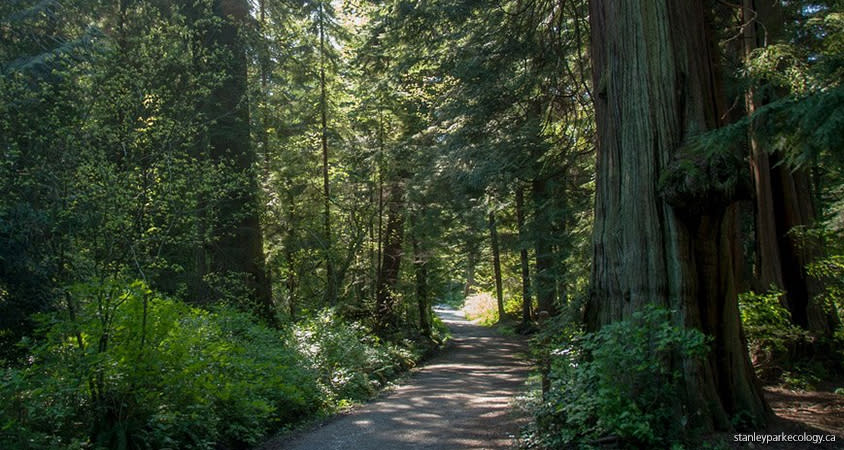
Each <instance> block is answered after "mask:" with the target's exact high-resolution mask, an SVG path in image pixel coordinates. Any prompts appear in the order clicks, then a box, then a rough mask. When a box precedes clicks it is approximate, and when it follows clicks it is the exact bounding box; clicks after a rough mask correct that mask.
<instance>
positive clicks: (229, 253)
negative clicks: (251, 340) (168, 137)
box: [200, 0, 275, 322]
mask: <svg viewBox="0 0 844 450" xmlns="http://www.w3.org/2000/svg"><path fill="white" fill-rule="evenodd" d="M214 14H215V15H217V16H218V17H221V18H222V19H223V21H222V22H221V24H220V25H219V26H218V27H217V28H216V29H215V30H214V31H213V32H212V33H211V36H210V40H209V42H210V43H209V44H208V45H209V46H211V47H212V48H214V49H219V48H224V49H226V50H228V51H229V52H231V59H230V60H229V61H227V62H228V64H226V65H225V67H223V68H221V70H225V73H226V75H227V76H226V78H225V79H224V81H223V82H222V84H221V85H220V86H219V87H218V88H216V89H215V90H214V92H213V93H212V94H211V98H212V100H210V101H208V102H207V104H206V113H207V115H208V117H210V118H213V119H215V121H216V122H215V124H214V125H213V126H212V127H211V128H210V130H209V136H208V138H209V144H210V157H211V159H212V160H214V161H219V162H223V163H224V164H226V165H227V166H228V170H232V171H234V174H233V177H234V178H233V185H234V186H235V187H233V188H228V189H229V190H228V191H227V193H226V195H225V196H224V197H223V199H221V200H219V201H218V203H217V204H216V206H217V209H218V211H219V213H220V214H221V216H222V218H221V219H220V220H219V221H218V223H217V224H216V226H215V228H214V235H215V238H216V241H215V243H214V246H213V248H209V249H207V251H209V252H210V264H209V265H208V266H205V264H201V265H200V267H204V269H205V270H207V271H208V272H211V273H222V274H226V273H229V274H238V275H240V276H242V280H243V282H244V284H245V286H246V287H247V289H249V290H250V291H251V292H252V293H253V295H254V297H255V300H256V303H257V304H256V305H255V306H256V307H255V309H256V310H257V312H258V314H259V315H261V316H262V317H264V318H265V319H266V320H269V321H270V322H274V321H275V319H274V318H275V312H274V309H275V308H274V306H273V304H272V296H271V291H270V280H269V277H268V276H267V274H266V271H265V268H264V248H263V238H262V236H261V229H260V225H259V220H258V184H257V179H256V174H255V168H254V164H255V162H256V155H255V151H254V149H253V148H251V146H250V140H249V108H248V104H247V102H246V101H245V98H246V87H247V81H246V80H247V77H246V68H247V61H246V50H245V44H244V42H243V41H242V39H241V37H240V33H239V30H240V28H241V27H242V26H244V25H245V24H246V22H247V20H248V19H249V5H248V3H247V2H246V1H245V0H216V1H215V2H214Z"/></svg>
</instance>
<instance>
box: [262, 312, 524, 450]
mask: <svg viewBox="0 0 844 450" xmlns="http://www.w3.org/2000/svg"><path fill="white" fill-rule="evenodd" d="M436 313H437V315H439V316H440V318H441V319H442V320H443V321H444V322H445V323H446V324H447V325H448V327H449V328H450V329H451V332H452V335H453V340H452V341H451V342H450V344H449V345H448V347H447V348H446V349H445V350H444V351H443V352H442V353H441V354H440V355H438V356H436V357H435V358H433V359H431V360H430V361H429V362H428V363H427V364H426V365H425V366H424V367H422V368H421V369H419V370H417V371H415V373H414V374H413V375H412V376H411V377H410V378H409V379H408V380H406V382H405V384H404V385H402V386H400V387H398V388H396V389H395V390H394V391H393V392H391V393H390V394H389V395H388V396H386V397H384V398H382V399H379V400H377V401H375V402H372V403H368V404H366V405H363V406H361V407H360V408H357V409H355V410H354V411H352V412H351V413H349V414H346V415H342V416H339V417H338V418H336V419H334V420H331V421H330V422H329V423H327V424H326V425H324V426H322V427H321V428H318V429H316V430H313V431H310V432H306V433H302V434H298V435H295V436H293V437H292V438H291V437H287V438H276V439H274V440H271V441H269V442H267V443H265V444H264V445H263V446H261V447H260V450H339V449H349V450H394V449H395V450H398V449H414V450H415V449H437V450H451V449H490V450H492V449H495V450H498V449H510V448H513V444H514V436H515V435H517V433H518V428H519V425H520V423H522V421H521V420H520V418H518V417H516V416H515V415H514V413H513V412H512V408H511V402H512V400H513V397H514V396H515V395H516V394H518V393H519V392H520V391H521V390H522V388H523V386H524V382H525V379H526V378H527V375H528V372H529V369H530V367H529V365H528V363H527V361H526V358H525V352H526V350H527V346H526V344H525V342H524V340H523V339H521V338H518V337H508V336H501V335H499V334H497V333H496V332H495V331H493V330H491V329H489V328H484V327H481V326H478V325H474V324H472V323H470V322H468V321H466V319H465V318H464V317H463V313H462V312H459V311H455V310H452V309H444V308H438V309H436Z"/></svg>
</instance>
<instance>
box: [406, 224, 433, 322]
mask: <svg viewBox="0 0 844 450" xmlns="http://www.w3.org/2000/svg"><path fill="white" fill-rule="evenodd" d="M414 225H418V221H416V223H414ZM411 239H412V240H413V267H414V272H415V275H416V304H417V306H418V308H419V331H420V332H421V333H422V335H423V336H427V337H430V336H431V305H430V301H429V300H428V261H427V257H426V256H425V255H424V254H423V252H422V249H421V246H420V244H419V238H418V237H417V236H416V233H415V232H414V235H413V237H412V238H411Z"/></svg>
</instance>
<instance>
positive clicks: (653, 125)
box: [585, 0, 769, 430]
mask: <svg viewBox="0 0 844 450" xmlns="http://www.w3.org/2000/svg"><path fill="white" fill-rule="evenodd" d="M590 7H591V19H592V56H593V61H594V65H593V83H594V84H593V85H594V86H595V87H596V91H597V96H596V97H595V108H596V120H597V127H598V128H597V129H598V161H597V171H598V178H597V188H596V209H595V228H594V254H593V257H594V263H593V269H592V270H593V271H592V278H591V292H590V298H589V301H588V303H587V307H586V315H585V319H586V325H587V328H588V329H589V330H591V331H595V330H598V329H600V328H601V327H602V326H604V325H606V324H609V323H612V322H615V321H619V320H623V319H625V318H628V317H630V316H631V314H632V313H633V312H634V311H636V310H639V309H641V308H643V307H644V306H646V305H648V304H656V305H659V306H663V307H666V308H667V309H669V310H671V311H674V313H673V316H674V319H673V320H674V321H675V323H677V324H679V325H683V326H686V327H690V328H697V329H699V330H702V331H703V332H704V333H706V334H707V335H709V336H711V337H712V344H711V351H710V353H709V354H708V355H707V358H706V359H705V360H703V361H697V360H690V359H685V358H684V357H682V356H680V355H677V356H676V358H675V360H676V361H675V363H676V364H677V367H678V369H681V370H682V374H683V378H682V381H683V383H682V384H683V386H684V388H683V389H681V392H677V399H678V402H677V408H678V414H683V415H687V417H688V420H689V423H691V424H693V425H699V426H701V427H703V428H704V429H709V430H714V429H729V428H730V427H731V423H730V418H732V417H735V415H736V414H738V413H742V414H743V415H745V416H746V417H747V418H748V419H750V420H752V421H753V422H754V423H763V422H764V421H765V420H766V419H767V417H768V416H769V409H768V407H767V405H766V404H765V402H764V399H763V398H762V394H761V389H760V387H759V385H758V382H757V381H756V379H755V376H754V374H753V370H752V367H751V366H750V362H749V358H748V356H747V351H746V344H745V341H744V337H743V333H742V330H741V323H740V321H739V314H738V306H737V292H736V289H735V277H734V267H733V264H732V262H733V260H734V255H733V254H732V252H733V251H734V249H735V248H736V247H735V246H734V245H733V244H734V242H732V240H733V239H734V238H735V236H736V234H735V232H734V227H735V226H736V224H735V221H734V220H733V218H734V217H735V215H734V214H731V210H732V209H733V208H735V202H734V201H732V199H729V198H724V197H723V196H722V195H720V194H721V193H720V192H717V191H715V190H714V188H713V186H715V185H717V183H712V182H709V183H707V180H694V179H689V178H688V177H692V176H693V175H692V174H691V173H688V174H685V175H684V176H685V177H686V178H682V181H683V182H686V183H688V182H696V183H690V184H689V185H694V186H695V187H696V188H699V189H702V191H696V192H694V193H693V194H695V196H694V197H684V196H683V193H682V191H680V192H681V193H680V194H678V195H671V192H670V190H669V189H667V188H666V186H663V189H658V187H657V182H656V180H659V179H660V176H661V175H663V173H664V172H665V171H666V170H668V169H669V168H670V167H674V166H672V163H673V162H677V161H678V160H681V159H684V158H690V159H692V160H695V158H696V157H697V160H700V155H685V154H684V153H683V151H682V150H681V149H682V147H683V144H684V141H685V140H686V139H687V138H688V137H689V136H690V135H691V134H693V133H698V132H701V131H705V130H708V129H712V128H715V127H717V126H719V125H720V121H721V117H723V112H724V108H723V102H722V101H721V96H722V92H721V90H720V87H719V80H718V78H717V72H716V71H717V68H716V66H715V63H716V61H717V55H715V49H714V45H713V43H712V41H711V38H710V35H709V31H710V30H709V28H708V24H707V22H706V18H707V11H706V9H705V8H704V5H703V2H702V1H701V0H653V1H649V2H642V3H638V2H619V1H616V0H592V2H591V5H590ZM703 164H706V163H705V162H704V163H703ZM677 166H681V167H682V166H683V164H677ZM701 170H703V171H704V172H705V173H707V174H713V173H715V172H716V171H715V170H709V168H708V166H706V167H702V168H701ZM736 170H738V169H736ZM681 184H682V183H681ZM680 187H682V186H680ZM707 187H708V188H707ZM686 195H688V193H686ZM697 196H702V197H697ZM698 198H703V199H705V200H706V202H707V204H706V205H700V204H699V203H700V202H699V201H697V200H695V199H698ZM684 201H685V203H684ZM696 208H699V209H696Z"/></svg>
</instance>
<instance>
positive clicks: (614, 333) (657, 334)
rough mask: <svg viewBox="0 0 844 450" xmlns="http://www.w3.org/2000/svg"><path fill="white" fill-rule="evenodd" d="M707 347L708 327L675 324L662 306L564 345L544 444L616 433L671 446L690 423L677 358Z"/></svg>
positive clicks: (556, 362) (635, 443)
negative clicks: (680, 404) (682, 405)
mask: <svg viewBox="0 0 844 450" xmlns="http://www.w3.org/2000/svg"><path fill="white" fill-rule="evenodd" d="M706 351H707V346H706V338H705V336H704V335H703V334H702V333H701V332H699V331H697V330H690V329H685V328H681V327H677V326H674V325H672V322H671V314H670V313H669V312H668V311H666V310H664V309H659V308H656V307H648V308H646V309H644V310H643V311H640V312H637V313H634V314H633V316H632V317H631V318H630V319H628V320H624V321H620V322H616V323H613V324H610V325H607V326H605V327H603V328H602V329H601V330H600V331H598V332H596V333H591V334H583V335H579V336H578V337H575V338H574V339H572V340H571V341H569V342H568V343H567V345H563V346H559V347H557V349H556V350H555V351H554V352H552V356H551V358H552V360H551V370H550V378H551V389H550V390H549V392H548V393H547V395H546V397H545V398H544V400H543V401H542V403H541V404H540V405H539V406H538V407H537V408H536V418H537V431H538V435H537V440H538V441H539V444H540V445H541V446H543V447H547V448H577V447H580V448H589V443H590V442H593V441H594V440H596V439H599V438H601V437H605V436H615V437H617V438H618V440H620V441H621V442H622V443H625V444H628V445H630V446H631V447H633V448H670V447H671V444H672V443H676V442H677V441H678V440H681V439H682V437H683V436H685V435H687V433H688V431H689V430H686V429H685V428H684V426H685V423H686V421H685V420H684V419H683V417H682V414H683V412H682V411H679V410H678V408H677V407H676V404H677V402H676V395H677V392H678V391H679V390H680V389H679V383H680V382H681V380H680V376H681V372H680V369H679V368H676V367H673V366H672V365H671V364H670V360H671V359H672V357H676V356H678V355H679V356H682V357H684V358H702V357H703V356H704V355H705V353H706Z"/></svg>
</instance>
